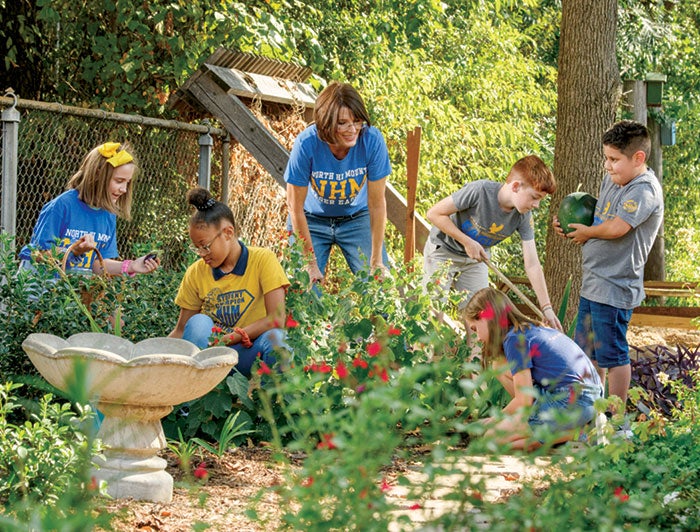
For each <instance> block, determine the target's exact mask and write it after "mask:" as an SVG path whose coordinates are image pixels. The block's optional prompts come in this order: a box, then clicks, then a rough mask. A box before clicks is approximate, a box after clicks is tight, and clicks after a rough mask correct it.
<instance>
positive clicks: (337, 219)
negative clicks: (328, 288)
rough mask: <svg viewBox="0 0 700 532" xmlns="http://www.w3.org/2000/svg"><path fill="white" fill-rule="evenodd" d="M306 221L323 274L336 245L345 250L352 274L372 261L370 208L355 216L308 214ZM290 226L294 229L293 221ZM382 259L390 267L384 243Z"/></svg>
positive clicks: (343, 251) (344, 253)
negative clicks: (332, 248)
mask: <svg viewBox="0 0 700 532" xmlns="http://www.w3.org/2000/svg"><path fill="white" fill-rule="evenodd" d="M306 223H307V224H308V226H309V232H310V233H311V244H312V245H313V246H314V253H315V254H316V262H317V263H318V269H319V270H321V273H322V274H324V275H325V274H326V264H327V263H328V257H329V256H330V254H331V247H332V246H333V244H336V245H337V246H338V247H339V248H340V251H342V253H343V256H344V257H345V260H346V261H347V263H348V266H349V267H350V271H352V273H357V272H358V271H359V270H361V269H362V268H364V267H365V266H367V265H368V264H369V259H370V257H371V256H372V231H371V229H370V224H369V211H361V212H358V213H357V214H354V215H352V216H331V217H327V216H316V215H315V214H309V213H306ZM288 228H289V229H291V223H288ZM382 262H383V263H384V265H385V266H386V267H387V268H388V267H389V256H388V255H387V253H386V247H385V246H382Z"/></svg>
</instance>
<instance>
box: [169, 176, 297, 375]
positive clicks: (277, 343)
mask: <svg viewBox="0 0 700 532" xmlns="http://www.w3.org/2000/svg"><path fill="white" fill-rule="evenodd" d="M187 201H188V203H189V204H190V205H192V206H193V207H194V208H195V210H194V212H193V214H192V216H191V217H190V238H191V240H192V244H191V245H190V249H192V251H194V252H195V253H196V254H197V255H199V260H197V261H196V262H195V263H194V264H192V265H191V266H190V267H189V268H187V271H186V272H185V276H184V277H183V279H182V282H181V283H180V288H179V289H178V293H177V296H176V298H175V304H177V305H178V306H179V307H180V317H179V319H178V321H177V324H176V325H175V328H174V329H173V330H172V331H171V333H170V335H169V336H171V337H174V338H183V339H185V340H189V341H190V342H192V343H193V344H195V345H197V347H199V348H200V349H204V348H205V347H207V346H208V345H215V344H216V345H221V344H222V343H223V344H225V345H230V346H231V348H232V349H235V350H236V351H237V353H238V364H237V365H236V369H237V370H238V371H240V372H241V373H242V374H243V375H245V376H246V377H250V374H251V368H252V366H253V363H254V362H255V360H256V359H257V358H260V360H261V361H262V362H264V363H265V364H266V365H267V367H271V366H272V365H273V364H274V363H275V360H276V359H275V356H274V350H275V347H283V348H286V346H285V344H284V340H285V333H284V330H283V329H282V327H283V324H284V319H285V315H286V313H285V306H284V297H285V290H286V288H287V286H289V280H288V279H287V275H286V274H285V273H284V270H283V269H282V265H281V264H280V263H279V261H278V260H277V257H276V256H275V254H274V253H273V252H272V251H270V250H268V249H264V248H258V247H252V246H251V247H248V246H246V245H245V244H244V243H243V242H241V241H240V240H238V235H237V232H236V222H235V220H234V218H233V213H232V212H231V209H230V208H229V207H228V205H226V204H224V203H222V202H220V201H216V200H215V199H214V198H213V197H212V196H211V194H210V193H209V191H208V190H206V189H204V188H201V187H197V188H194V189H192V190H190V191H189V192H188V194H187Z"/></svg>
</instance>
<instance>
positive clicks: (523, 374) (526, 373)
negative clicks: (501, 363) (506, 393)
mask: <svg viewBox="0 0 700 532" xmlns="http://www.w3.org/2000/svg"><path fill="white" fill-rule="evenodd" d="M512 382H513V398H512V399H511V400H510V403H508V404H507V405H506V406H505V407H503V413H504V414H515V413H516V412H517V411H518V410H520V409H521V408H523V407H524V406H530V405H531V404H532V402H533V400H534V399H533V397H532V395H531V394H530V393H527V392H526V391H525V390H527V389H528V388H532V372H531V371H530V369H529V368H528V369H523V370H521V371H518V372H517V373H516V374H515V375H513V380H512Z"/></svg>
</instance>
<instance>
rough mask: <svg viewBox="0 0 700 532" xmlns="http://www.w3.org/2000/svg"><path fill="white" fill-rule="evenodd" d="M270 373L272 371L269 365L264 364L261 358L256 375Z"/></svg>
mask: <svg viewBox="0 0 700 532" xmlns="http://www.w3.org/2000/svg"><path fill="white" fill-rule="evenodd" d="M270 373H272V370H271V369H270V366H268V365H267V364H265V361H264V360H261V361H260V367H259V368H258V375H269V374H270Z"/></svg>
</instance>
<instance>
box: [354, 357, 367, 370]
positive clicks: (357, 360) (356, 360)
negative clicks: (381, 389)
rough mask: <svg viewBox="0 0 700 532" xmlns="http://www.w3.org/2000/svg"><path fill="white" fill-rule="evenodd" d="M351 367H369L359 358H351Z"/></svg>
mask: <svg viewBox="0 0 700 532" xmlns="http://www.w3.org/2000/svg"><path fill="white" fill-rule="evenodd" d="M352 366H353V367H354V368H363V369H367V366H369V364H367V361H365V360H362V359H361V358H353V359H352Z"/></svg>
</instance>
